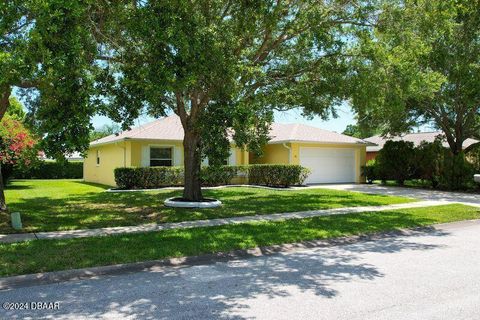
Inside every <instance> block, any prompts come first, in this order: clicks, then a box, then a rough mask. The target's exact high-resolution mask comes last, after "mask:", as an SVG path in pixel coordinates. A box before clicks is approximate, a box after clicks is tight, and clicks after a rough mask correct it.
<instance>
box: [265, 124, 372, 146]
mask: <svg viewBox="0 0 480 320" xmlns="http://www.w3.org/2000/svg"><path fill="white" fill-rule="evenodd" d="M270 137H271V140H270V141H269V143H282V142H289V141H298V142H319V143H347V144H366V142H365V141H363V140H361V139H357V138H354V137H350V136H347V135H344V134H340V133H336V132H333V131H328V130H323V129H320V128H317V127H312V126H309V125H306V124H300V123H291V124H282V123H273V124H272V128H271V130H270Z"/></svg>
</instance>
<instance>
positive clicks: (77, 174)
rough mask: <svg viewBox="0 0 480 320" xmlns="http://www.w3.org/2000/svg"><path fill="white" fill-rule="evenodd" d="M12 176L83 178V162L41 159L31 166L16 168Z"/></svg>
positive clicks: (22, 177)
mask: <svg viewBox="0 0 480 320" xmlns="http://www.w3.org/2000/svg"><path fill="white" fill-rule="evenodd" d="M12 176H13V177H14V178H17V179H81V178H83V162H80V161H74V162H57V161H39V162H38V163H35V164H34V165H32V166H30V167H22V168H15V169H14V170H13V173H12Z"/></svg>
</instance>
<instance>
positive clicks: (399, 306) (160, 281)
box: [0, 221, 480, 320]
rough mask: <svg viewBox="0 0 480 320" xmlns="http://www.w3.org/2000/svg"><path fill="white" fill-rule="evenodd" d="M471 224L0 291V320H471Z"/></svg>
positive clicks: (474, 291)
mask: <svg viewBox="0 0 480 320" xmlns="http://www.w3.org/2000/svg"><path fill="white" fill-rule="evenodd" d="M479 234H480V222H478V221H474V222H461V223H455V224H449V225H442V226H438V227H437V228H431V229H426V230H424V231H412V232H410V233H408V234H405V235H401V236H397V237H385V238H382V239H380V240H375V241H363V242H357V243H355V244H349V245H342V246H331V247H323V248H311V249H302V250H299V251H294V252H289V253H282V254H275V255H272V256H261V257H256V258H250V259H244V260H233V261H229V262H217V263H215V264H210V265H201V266H190V267H183V268H168V269H163V270H150V271H145V272H139V273H133V274H125V275H117V276H105V277H99V278H98V279H90V280H82V281H75V282H64V283H59V284H50V285H42V286H36V287H27V288H19V289H14V290H10V291H0V301H1V302H2V303H4V302H25V301H43V302H59V306H60V310H57V311H53V312H52V311H32V310H26V311H9V312H5V311H4V310H2V311H0V319H20V318H29V319H42V318H43V319H382V320H383V319H402V320H404V319H457V320H458V319H478V318H480V294H479V292H480V280H479V279H480V268H479V266H480V237H479V236H478V235H479Z"/></svg>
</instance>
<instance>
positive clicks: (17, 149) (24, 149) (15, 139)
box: [0, 115, 36, 181]
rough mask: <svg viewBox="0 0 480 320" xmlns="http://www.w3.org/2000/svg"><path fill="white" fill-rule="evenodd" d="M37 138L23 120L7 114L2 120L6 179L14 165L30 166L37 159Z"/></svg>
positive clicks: (0, 147) (0, 156) (0, 155)
mask: <svg viewBox="0 0 480 320" xmlns="http://www.w3.org/2000/svg"><path fill="white" fill-rule="evenodd" d="M35 142H36V141H35V139H34V138H33V137H32V135H31V134H30V132H29V131H28V130H27V128H25V126H24V125H23V123H22V122H20V121H18V120H16V119H14V118H12V117H11V116H9V115H5V116H4V117H3V119H2V121H1V122H0V164H1V165H2V169H3V172H4V173H5V177H3V178H4V180H5V181H6V179H7V178H8V176H7V175H8V174H7V173H8V172H10V171H11V168H12V167H13V166H29V165H30V164H31V162H32V161H33V160H34V159H36V150H35V148H34V147H35Z"/></svg>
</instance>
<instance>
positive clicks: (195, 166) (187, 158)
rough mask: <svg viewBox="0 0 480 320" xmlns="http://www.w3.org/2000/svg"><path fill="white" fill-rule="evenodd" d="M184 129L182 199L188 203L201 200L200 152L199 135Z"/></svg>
mask: <svg viewBox="0 0 480 320" xmlns="http://www.w3.org/2000/svg"><path fill="white" fill-rule="evenodd" d="M184 129H185V137H184V139H183V153H184V169H185V180H184V183H185V187H184V189H183V198H184V199H187V200H190V201H201V200H203V195H202V188H201V183H200V169H201V164H202V155H201V151H200V142H201V141H200V135H199V134H198V133H196V132H193V131H191V129H189V128H184Z"/></svg>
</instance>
